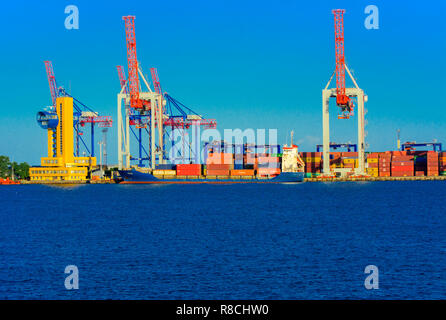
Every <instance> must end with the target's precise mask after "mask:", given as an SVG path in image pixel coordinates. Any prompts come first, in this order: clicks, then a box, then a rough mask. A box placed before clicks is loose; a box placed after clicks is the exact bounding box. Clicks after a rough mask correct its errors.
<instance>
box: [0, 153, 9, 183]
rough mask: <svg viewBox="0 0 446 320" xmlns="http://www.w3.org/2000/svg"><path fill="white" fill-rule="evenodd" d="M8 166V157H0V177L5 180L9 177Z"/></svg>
mask: <svg viewBox="0 0 446 320" xmlns="http://www.w3.org/2000/svg"><path fill="white" fill-rule="evenodd" d="M10 165H11V163H10V162H9V157H7V156H0V177H2V178H6V177H8V176H9V169H10V168H9V167H10Z"/></svg>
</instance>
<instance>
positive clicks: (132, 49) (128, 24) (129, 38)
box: [122, 16, 143, 109]
mask: <svg viewBox="0 0 446 320" xmlns="http://www.w3.org/2000/svg"><path fill="white" fill-rule="evenodd" d="M122 19H123V20H124V21H125V36H126V43H127V62H128V71H129V91H130V107H131V108H135V109H142V107H143V105H142V101H141V100H140V99H139V78H138V60H137V57H136V38H135V17H134V16H124V17H122Z"/></svg>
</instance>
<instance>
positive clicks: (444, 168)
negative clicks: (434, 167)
mask: <svg viewBox="0 0 446 320" xmlns="http://www.w3.org/2000/svg"><path fill="white" fill-rule="evenodd" d="M438 167H439V173H440V175H442V176H446V152H440V153H439V155H438Z"/></svg>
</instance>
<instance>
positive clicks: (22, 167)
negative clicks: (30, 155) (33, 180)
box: [14, 162, 30, 179]
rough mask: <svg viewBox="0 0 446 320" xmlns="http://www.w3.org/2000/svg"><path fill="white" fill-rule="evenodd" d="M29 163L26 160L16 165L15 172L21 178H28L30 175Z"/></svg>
mask: <svg viewBox="0 0 446 320" xmlns="http://www.w3.org/2000/svg"><path fill="white" fill-rule="evenodd" d="M29 167H30V166H29V164H28V163H26V162H22V163H20V164H19V165H17V167H14V173H15V174H16V175H17V176H18V177H19V178H20V179H27V178H28V177H29Z"/></svg>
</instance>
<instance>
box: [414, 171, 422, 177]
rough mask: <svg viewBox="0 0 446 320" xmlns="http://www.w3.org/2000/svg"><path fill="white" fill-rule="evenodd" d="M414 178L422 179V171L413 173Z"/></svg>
mask: <svg viewBox="0 0 446 320" xmlns="http://www.w3.org/2000/svg"><path fill="white" fill-rule="evenodd" d="M415 176H416V177H423V176H424V171H415Z"/></svg>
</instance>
